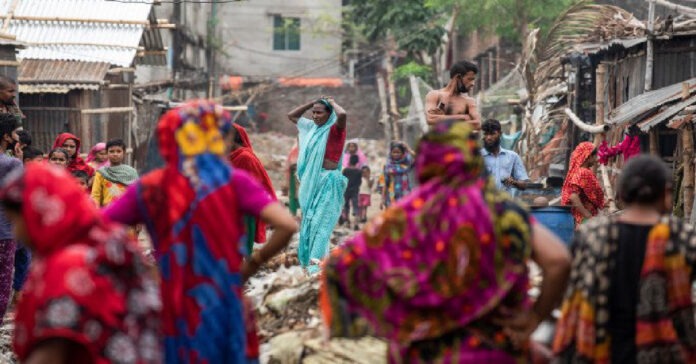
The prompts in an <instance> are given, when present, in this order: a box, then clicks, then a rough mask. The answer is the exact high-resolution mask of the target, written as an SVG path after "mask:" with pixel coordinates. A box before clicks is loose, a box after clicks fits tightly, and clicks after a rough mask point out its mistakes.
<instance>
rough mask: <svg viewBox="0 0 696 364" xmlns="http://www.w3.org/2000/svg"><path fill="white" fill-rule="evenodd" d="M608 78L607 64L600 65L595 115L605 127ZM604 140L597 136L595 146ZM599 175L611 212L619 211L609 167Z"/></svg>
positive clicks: (598, 123) (601, 168)
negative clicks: (605, 95)
mask: <svg viewBox="0 0 696 364" xmlns="http://www.w3.org/2000/svg"><path fill="white" fill-rule="evenodd" d="M606 76H607V65H606V64H603V63H601V64H599V65H598V66H597V71H596V79H597V89H596V91H597V92H596V95H595V100H596V101H595V103H596V112H597V114H596V115H595V124H597V126H601V127H604V104H605V101H604V91H605V84H606ZM601 138H602V134H595V139H594V141H595V145H599V143H600V141H601ZM599 173H600V175H601V176H602V184H603V185H604V192H606V194H607V196H609V211H610V212H614V211H616V210H617V208H616V203H615V202H614V197H615V196H614V188H613V187H612V185H611V179H610V178H609V171H608V170H607V166H604V165H600V167H599Z"/></svg>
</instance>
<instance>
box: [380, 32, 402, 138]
mask: <svg viewBox="0 0 696 364" xmlns="http://www.w3.org/2000/svg"><path fill="white" fill-rule="evenodd" d="M390 43H392V42H391V41H390ZM384 60H385V63H386V64H385V70H386V71H387V90H388V92H389V114H390V116H391V118H390V121H391V128H392V135H393V136H394V139H396V140H400V138H401V136H400V133H399V125H397V122H396V121H397V120H398V119H399V107H398V105H397V103H396V85H395V84H394V65H393V64H392V61H391V57H390V56H389V51H387V52H385V57H384Z"/></svg>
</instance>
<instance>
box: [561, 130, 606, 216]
mask: <svg viewBox="0 0 696 364" xmlns="http://www.w3.org/2000/svg"><path fill="white" fill-rule="evenodd" d="M594 150H595V146H594V144H592V143H590V142H582V143H580V144H578V146H577V147H576V148H575V150H574V151H573V153H572V154H571V155H570V164H569V166H568V174H567V176H566V180H565V182H564V183H563V189H562V190H561V203H562V204H564V205H570V204H571V201H570V196H571V195H572V194H573V193H576V194H578V195H579V197H580V200H581V201H582V202H583V204H584V205H585V207H586V208H588V209H589V210H590V212H591V213H592V215H593V216H594V215H597V213H598V212H599V210H600V209H602V208H603V207H604V191H603V190H602V186H600V184H599V181H598V180H597V176H595V174H594V172H592V170H590V169H589V168H585V167H583V164H584V163H585V161H587V159H588V158H589V157H590V156H591V155H592V153H593V152H594ZM573 216H574V217H575V222H576V226H579V225H580V223H582V220H583V216H582V215H581V214H580V212H579V211H577V210H576V209H573Z"/></svg>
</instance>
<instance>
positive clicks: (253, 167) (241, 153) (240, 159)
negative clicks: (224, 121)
mask: <svg viewBox="0 0 696 364" xmlns="http://www.w3.org/2000/svg"><path fill="white" fill-rule="evenodd" d="M234 128H235V129H236V131H237V133H238V134H239V135H240V137H241V139H242V146H241V147H239V148H237V149H235V150H233V151H232V152H231V153H230V156H229V158H230V163H231V164H232V167H234V168H238V169H241V170H243V171H246V172H248V173H249V174H250V175H251V176H252V177H253V178H254V179H255V180H256V181H258V182H259V183H260V184H261V185H262V186H263V187H264V189H266V191H267V192H268V193H269V194H270V195H271V197H272V198H273V199H274V200H275V199H277V197H276V194H275V189H274V188H273V183H272V182H271V177H269V176H268V172H266V169H265V168H264V166H263V163H261V161H260V160H259V158H258V157H257V156H256V154H254V150H253V149H252V148H251V140H250V139H249V135H247V132H246V130H245V129H244V128H243V127H241V126H239V125H237V124H234ZM254 221H255V227H256V233H255V236H253V237H251V238H253V239H254V241H255V242H257V243H263V242H265V241H266V224H265V223H264V222H263V221H262V220H261V219H260V218H255V219H254Z"/></svg>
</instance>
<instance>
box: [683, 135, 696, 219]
mask: <svg viewBox="0 0 696 364" xmlns="http://www.w3.org/2000/svg"><path fill="white" fill-rule="evenodd" d="M679 131H680V133H681V137H682V148H684V149H683V154H682V158H683V159H682V163H683V165H684V179H683V180H682V190H683V191H684V216H685V217H690V216H691V211H692V209H693V206H694V180H695V177H696V175H694V130H693V126H692V124H691V123H687V124H686V125H685V126H684V127H683V128H681V129H679Z"/></svg>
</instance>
